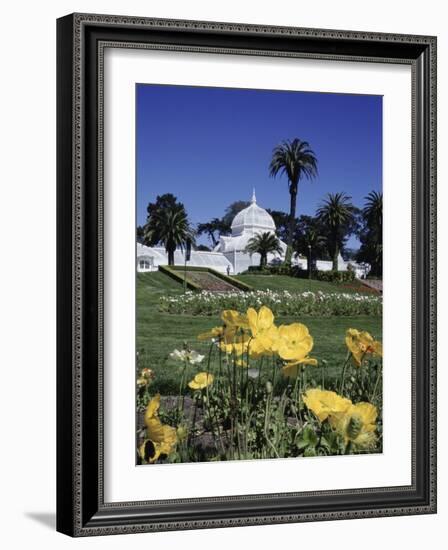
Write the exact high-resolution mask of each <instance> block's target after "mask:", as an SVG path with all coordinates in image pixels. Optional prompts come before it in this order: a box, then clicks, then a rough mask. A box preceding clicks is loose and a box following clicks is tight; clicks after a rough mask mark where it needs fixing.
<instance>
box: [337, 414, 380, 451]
mask: <svg viewBox="0 0 448 550" xmlns="http://www.w3.org/2000/svg"><path fill="white" fill-rule="evenodd" d="M377 416H378V412H377V409H376V407H375V406H374V405H372V404H371V403H357V404H356V405H351V406H350V407H349V408H348V409H347V410H346V411H344V412H341V413H336V414H334V415H331V416H330V418H329V421H330V424H331V425H332V426H333V428H334V429H335V430H337V431H338V432H339V433H340V434H341V435H342V436H343V437H344V441H345V444H346V445H347V444H348V443H349V442H351V443H352V444H353V445H354V446H355V447H357V448H358V449H369V448H372V447H374V446H375V443H376V434H375V430H376V418H377Z"/></svg>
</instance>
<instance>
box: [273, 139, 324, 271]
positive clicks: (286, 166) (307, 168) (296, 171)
mask: <svg viewBox="0 0 448 550" xmlns="http://www.w3.org/2000/svg"><path fill="white" fill-rule="evenodd" d="M277 174H280V175H282V174H286V177H287V178H288V187H289V194H290V205H289V224H288V225H289V227H288V238H287V240H286V244H287V245H288V248H287V250H286V255H285V263H290V262H291V256H292V242H293V237H294V226H295V219H296V205H297V193H298V188H299V181H300V180H301V179H302V178H303V177H305V178H306V179H308V180H311V179H313V178H314V177H316V175H317V158H316V155H315V154H314V151H312V150H311V149H310V146H309V143H308V142H307V141H302V140H300V139H298V138H295V139H293V140H292V141H291V140H285V141H283V142H282V143H281V144H279V145H277V147H275V148H274V150H273V152H272V159H271V163H270V165H269V175H270V176H271V177H273V178H275V177H276V176H277Z"/></svg>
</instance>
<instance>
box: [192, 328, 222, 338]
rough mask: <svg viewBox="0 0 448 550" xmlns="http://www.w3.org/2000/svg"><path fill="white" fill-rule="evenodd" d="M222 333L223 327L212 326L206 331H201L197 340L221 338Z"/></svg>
mask: <svg viewBox="0 0 448 550" xmlns="http://www.w3.org/2000/svg"><path fill="white" fill-rule="evenodd" d="M223 333H224V328H223V327H213V328H212V329H210V330H208V331H207V332H202V333H201V334H199V335H198V340H212V339H213V338H221V336H222V335H223Z"/></svg>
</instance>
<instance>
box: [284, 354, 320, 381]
mask: <svg viewBox="0 0 448 550" xmlns="http://www.w3.org/2000/svg"><path fill="white" fill-rule="evenodd" d="M300 365H312V366H313V367H316V366H317V359H314V358H313V357H305V358H304V359H301V360H300V361H292V362H291V363H286V365H283V367H282V372H283V375H284V376H291V377H293V376H297V375H298V373H299V368H300Z"/></svg>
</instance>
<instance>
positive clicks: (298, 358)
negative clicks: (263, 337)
mask: <svg viewBox="0 0 448 550" xmlns="http://www.w3.org/2000/svg"><path fill="white" fill-rule="evenodd" d="M313 345H314V342H313V338H312V336H311V335H310V333H309V332H308V328H307V327H306V326H305V325H302V324H301V323H292V324H291V325H281V326H280V327H279V328H278V338H277V339H276V342H275V343H274V346H273V350H274V351H276V352H277V353H278V354H279V356H280V357H281V358H282V359H284V360H285V361H289V362H294V363H295V362H297V363H299V362H304V361H305V360H306V361H308V360H309V359H310V358H309V357H308V353H309V352H310V351H311V350H312V349H313Z"/></svg>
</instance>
